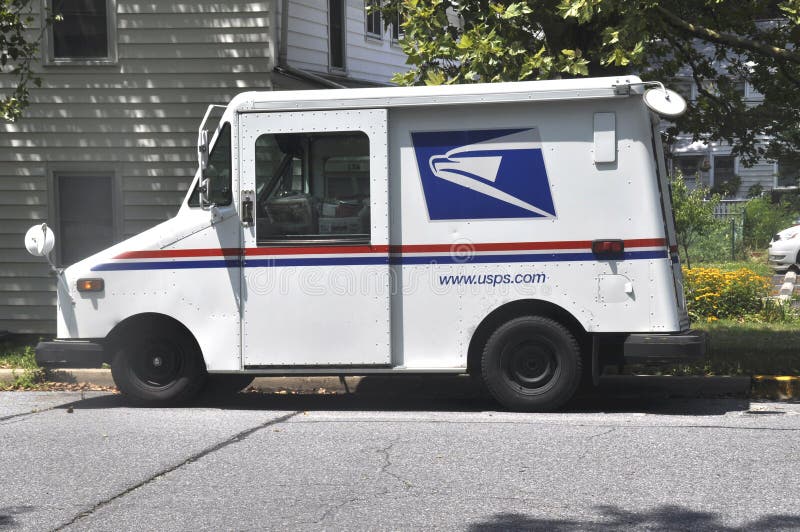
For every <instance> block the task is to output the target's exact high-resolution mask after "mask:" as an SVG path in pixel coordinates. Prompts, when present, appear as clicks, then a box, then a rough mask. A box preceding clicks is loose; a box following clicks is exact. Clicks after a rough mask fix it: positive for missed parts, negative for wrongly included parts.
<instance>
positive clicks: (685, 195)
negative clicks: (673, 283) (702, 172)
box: [670, 173, 719, 266]
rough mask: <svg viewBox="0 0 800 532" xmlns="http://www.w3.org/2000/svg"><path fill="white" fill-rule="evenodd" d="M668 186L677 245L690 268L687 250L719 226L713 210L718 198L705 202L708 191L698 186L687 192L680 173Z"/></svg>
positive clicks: (713, 197)
mask: <svg viewBox="0 0 800 532" xmlns="http://www.w3.org/2000/svg"><path fill="white" fill-rule="evenodd" d="M670 185H671V186H670V190H671V192H672V212H673V215H674V216H675V232H676V233H677V237H678V244H679V245H680V246H681V247H682V248H683V254H684V256H685V257H686V264H687V265H688V266H691V261H690V258H689V249H690V248H691V246H692V244H693V243H694V241H695V240H696V239H697V237H698V236H700V235H702V234H705V233H708V232H709V231H711V230H713V229H714V228H715V227H716V226H717V225H719V222H718V221H717V220H716V219H715V218H714V208H715V207H716V206H717V204H718V203H719V196H716V195H714V196H712V197H711V199H710V200H708V201H706V199H705V198H706V196H707V195H708V189H707V188H705V187H703V186H702V185H698V186H697V187H696V188H695V189H694V190H689V187H687V186H686V182H685V181H684V180H683V176H682V175H681V174H680V173H678V174H676V175H675V176H673V177H672V181H671V182H670Z"/></svg>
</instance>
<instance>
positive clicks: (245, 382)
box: [203, 373, 255, 395]
mask: <svg viewBox="0 0 800 532" xmlns="http://www.w3.org/2000/svg"><path fill="white" fill-rule="evenodd" d="M253 379H255V377H254V376H252V375H247V374H236V373H231V374H223V373H216V374H215V373H210V374H209V375H208V377H206V385H205V388H204V389H203V392H204V393H206V394H208V395H234V394H236V393H239V392H241V391H242V390H244V389H245V388H247V387H248V386H250V383H252V382H253Z"/></svg>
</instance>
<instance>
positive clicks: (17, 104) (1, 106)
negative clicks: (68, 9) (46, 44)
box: [0, 0, 56, 122]
mask: <svg viewBox="0 0 800 532" xmlns="http://www.w3.org/2000/svg"><path fill="white" fill-rule="evenodd" d="M54 20H56V17H51V16H49V15H47V14H46V15H45V16H43V17H41V22H42V23H41V24H40V29H39V30H38V32H37V31H34V30H33V29H32V28H33V25H34V24H35V23H36V18H35V17H34V15H33V2H32V0H0V72H2V74H3V77H5V78H6V79H7V78H9V77H13V78H15V82H12V83H6V84H4V85H6V86H9V85H14V87H13V89H11V93H10V94H9V93H8V89H7V90H6V91H5V93H4V94H3V95H2V99H0V118H2V119H3V120H7V121H10V122H13V121H15V120H17V119H18V118H19V117H20V116H21V115H22V110H23V109H25V107H27V105H28V103H29V101H28V92H29V89H30V86H31V85H34V86H36V87H39V86H41V84H42V80H41V78H39V77H38V76H37V75H36V74H35V73H34V70H33V63H34V61H35V60H36V58H37V53H38V50H39V43H40V42H41V40H42V36H43V35H44V30H45V28H46V27H47V25H48V24H51V23H52V22H53V21H54Z"/></svg>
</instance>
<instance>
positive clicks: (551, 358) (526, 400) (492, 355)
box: [481, 316, 581, 412]
mask: <svg viewBox="0 0 800 532" xmlns="http://www.w3.org/2000/svg"><path fill="white" fill-rule="evenodd" d="M481 370H482V374H483V379H484V381H485V383H486V387H487V388H488V389H489V391H490V392H491V394H492V395H493V396H494V397H495V399H497V401H498V402H500V403H501V404H502V405H503V406H505V407H506V408H509V409H511V410H522V411H528V412H534V411H547V410H555V409H557V408H559V407H561V406H563V405H564V403H566V402H567V401H569V400H570V399H571V398H572V396H573V395H574V394H575V391H576V390H577V389H578V385H579V384H580V382H581V353H580V347H579V346H578V342H577V341H576V340H575V337H574V336H573V335H572V334H571V333H570V332H569V331H568V330H567V329H566V328H565V327H564V326H563V325H561V324H560V323H558V322H556V321H554V320H551V319H549V318H544V317H541V316H522V317H519V318H515V319H513V320H510V321H508V322H506V323H504V324H503V325H501V326H500V327H498V328H497V330H496V331H495V332H494V333H493V334H492V335H491V336H490V337H489V340H488V342H487V343H486V347H485V349H484V352H483V358H482V361H481Z"/></svg>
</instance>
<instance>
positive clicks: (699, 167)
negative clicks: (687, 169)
mask: <svg viewBox="0 0 800 532" xmlns="http://www.w3.org/2000/svg"><path fill="white" fill-rule="evenodd" d="M706 157H707V155H706V154H699V153H681V154H673V155H672V157H671V161H670V163H671V166H672V172H671V173H672V175H675V172H676V170H681V176H682V177H683V180H684V181H691V182H692V183H698V182H700V181H701V180H702V177H703V173H704V171H703V159H705V158H706ZM695 158H696V159H697V160H698V164H697V171H696V172H695V173H694V174H692V175H687V174H684V173H683V169H682V168H681V167H680V166H679V165H678V160H680V159H695Z"/></svg>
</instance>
